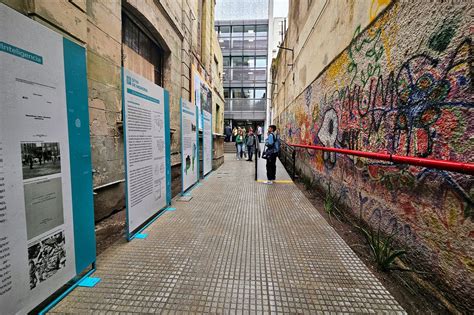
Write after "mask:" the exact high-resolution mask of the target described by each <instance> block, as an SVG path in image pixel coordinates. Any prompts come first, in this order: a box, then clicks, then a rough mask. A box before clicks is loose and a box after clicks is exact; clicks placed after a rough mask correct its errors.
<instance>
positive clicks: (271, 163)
mask: <svg viewBox="0 0 474 315" xmlns="http://www.w3.org/2000/svg"><path fill="white" fill-rule="evenodd" d="M276 129H277V128H276V126H275V125H270V126H269V127H268V137H267V140H266V142H265V147H266V151H265V152H266V153H265V155H266V156H267V181H265V182H264V183H265V184H268V185H271V184H273V181H274V180H275V178H276V159H277V156H278V148H279V145H278V143H277V138H276V135H275V130H276Z"/></svg>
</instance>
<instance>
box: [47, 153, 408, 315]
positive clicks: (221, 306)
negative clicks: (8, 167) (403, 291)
mask: <svg viewBox="0 0 474 315" xmlns="http://www.w3.org/2000/svg"><path fill="white" fill-rule="evenodd" d="M277 172H279V174H282V175H284V170H283V169H282V168H281V166H280V165H279V169H278V171H277ZM286 176H287V175H286ZM192 196H193V198H192V200H191V201H189V202H176V203H174V204H173V206H175V207H176V211H172V212H166V213H165V214H163V215H162V216H161V217H160V218H159V219H158V220H157V221H156V222H155V223H153V224H152V225H151V226H150V227H149V228H147V230H146V233H148V238H147V239H145V240H133V241H132V242H129V243H127V242H126V241H124V240H121V241H119V242H117V243H115V244H114V245H112V246H111V247H110V248H109V249H107V250H106V251H105V252H104V253H103V254H102V255H100V256H99V257H98V262H97V271H96V273H95V274H94V276H96V277H100V278H102V281H101V282H100V283H99V284H97V285H96V287H94V288H77V289H75V290H74V291H73V292H71V294H69V295H68V296H67V297H66V298H65V299H64V300H63V301H62V302H61V303H60V304H58V305H57V306H56V307H55V308H54V309H53V310H52V311H51V312H50V313H57V314H61V313H97V314H119V313H126V314H130V313H141V314H144V313H145V314H146V313H148V314H154V313H161V314H182V313H211V314H262V313H266V314H281V313H292V314H304V313H306V314H312V313H318V314H335V313H390V314H402V313H405V312H404V310H403V309H402V308H401V307H400V305H399V304H398V303H397V301H395V300H394V298H393V297H392V296H391V295H390V293H389V292H388V291H387V290H386V289H385V288H384V287H383V286H382V284H381V283H380V282H379V281H378V280H377V279H376V278H375V276H374V275H373V274H372V273H371V272H370V270H369V269H368V268H367V267H366V266H365V265H364V264H363V262H362V261H361V260H360V259H359V258H358V257H357V256H356V255H355V253H354V252H353V251H352V250H351V249H350V248H349V246H348V245H347V244H345V243H344V241H343V240H342V239H341V237H339V236H338V235H337V233H336V232H335V231H334V229H333V228H332V227H331V226H329V225H328V224H327V222H326V221H325V220H324V218H323V217H322V216H321V215H320V214H319V212H318V211H317V210H316V209H315V208H314V207H313V205H312V204H311V203H310V201H309V200H308V199H307V198H306V197H305V196H304V195H303V193H302V192H301V191H300V190H299V189H298V188H297V187H296V186H295V185H294V184H292V183H284V184H279V183H277V184H274V185H272V186H268V185H265V184H262V183H258V182H255V181H254V165H253V164H252V163H245V162H242V161H236V160H235V159H234V158H233V155H226V162H225V163H224V165H223V166H222V167H221V168H220V169H218V170H217V171H215V172H214V173H212V175H211V176H209V178H208V179H207V180H206V181H205V182H204V183H203V185H201V186H199V187H196V188H195V189H193V191H192Z"/></svg>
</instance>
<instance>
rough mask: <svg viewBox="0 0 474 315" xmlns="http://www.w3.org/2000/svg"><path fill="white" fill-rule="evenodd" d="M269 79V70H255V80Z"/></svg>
mask: <svg viewBox="0 0 474 315" xmlns="http://www.w3.org/2000/svg"><path fill="white" fill-rule="evenodd" d="M266 79H267V70H255V81H265V80H266Z"/></svg>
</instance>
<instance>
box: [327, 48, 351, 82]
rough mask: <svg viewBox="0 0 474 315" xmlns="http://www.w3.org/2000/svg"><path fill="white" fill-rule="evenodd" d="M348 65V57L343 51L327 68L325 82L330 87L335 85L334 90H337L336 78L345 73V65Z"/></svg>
mask: <svg viewBox="0 0 474 315" xmlns="http://www.w3.org/2000/svg"><path fill="white" fill-rule="evenodd" d="M348 64H349V56H348V54H347V50H345V51H344V52H343V53H342V54H341V55H340V56H339V57H338V58H336V60H334V62H333V63H332V64H331V65H330V66H329V68H328V70H327V76H326V80H327V82H328V83H329V82H330V84H331V85H334V84H335V86H334V87H335V88H336V89H339V86H338V84H339V82H338V80H336V78H337V77H338V76H341V74H342V73H345V71H346V69H347V65H348Z"/></svg>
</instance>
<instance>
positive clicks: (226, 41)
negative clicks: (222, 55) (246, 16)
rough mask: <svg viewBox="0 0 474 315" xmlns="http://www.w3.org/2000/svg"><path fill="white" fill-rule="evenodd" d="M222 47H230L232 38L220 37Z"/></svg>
mask: <svg viewBox="0 0 474 315" xmlns="http://www.w3.org/2000/svg"><path fill="white" fill-rule="evenodd" d="M219 45H220V46H221V49H230V38H219Z"/></svg>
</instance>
